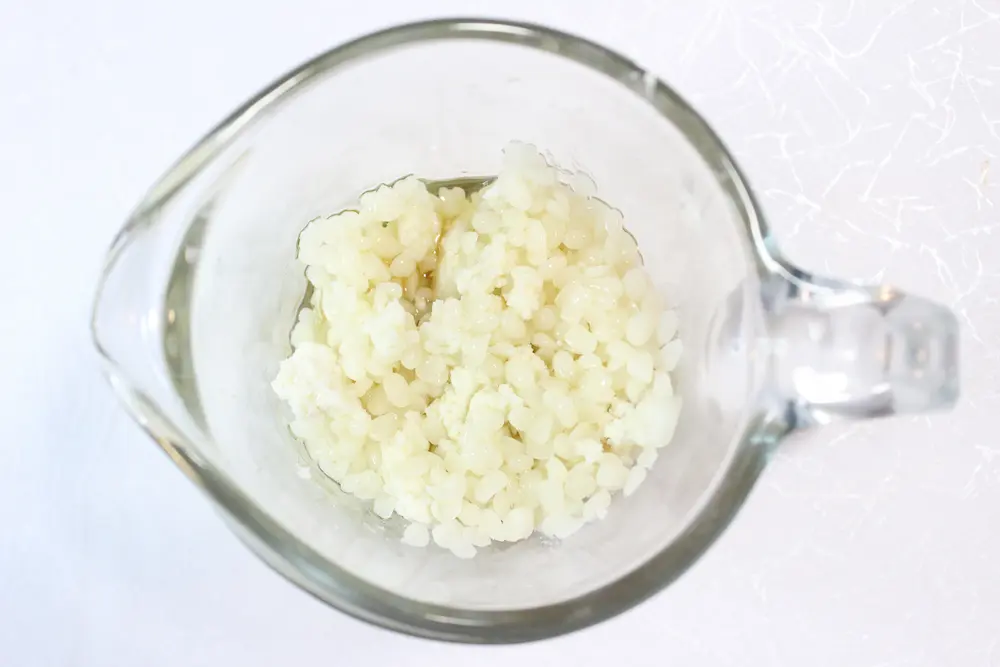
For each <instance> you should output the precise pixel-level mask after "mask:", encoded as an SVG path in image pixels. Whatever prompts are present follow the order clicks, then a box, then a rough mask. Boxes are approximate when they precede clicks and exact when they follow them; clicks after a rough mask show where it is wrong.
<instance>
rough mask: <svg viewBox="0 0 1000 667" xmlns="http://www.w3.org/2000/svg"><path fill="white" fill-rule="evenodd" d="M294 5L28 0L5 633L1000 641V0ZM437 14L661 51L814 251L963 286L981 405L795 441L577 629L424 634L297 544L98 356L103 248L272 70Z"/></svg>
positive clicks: (656, 660) (281, 639)
mask: <svg viewBox="0 0 1000 667" xmlns="http://www.w3.org/2000/svg"><path fill="white" fill-rule="evenodd" d="M265 4H266V5H267V8H265V9H252V8H251V5H250V3H237V2H233V1H232V0H230V1H228V2H225V3H215V2H205V1H204V0H201V1H198V2H195V1H194V0H178V1H177V2H173V3H169V4H160V5H151V6H150V5H147V3H134V2H125V1H123V0H95V1H94V2H90V3H71V4H66V3H59V2H55V1H54V0H48V1H43V2H38V3H26V2H18V3H16V2H14V1H13V0H7V1H6V2H0V85H2V86H3V93H2V95H3V98H2V100H3V101H2V104H0V201H2V202H3V203H4V213H5V218H4V221H3V223H2V225H3V227H2V229H3V239H2V243H0V303H2V304H3V307H4V316H3V318H2V319H0V342H2V343H3V347H2V349H3V351H2V352H0V367H2V368H3V370H4V384H5V387H6V391H5V392H4V395H3V399H2V401H0V440H2V441H3V445H2V447H0V526H2V527H3V528H2V531H0V619H2V622H0V662H3V664H10V665H17V666H18V667H34V666H35V665H68V666H72V667H76V666H94V667H97V666H100V667H112V666H116V665H130V666H131V665H139V664H141V665H149V666H151V667H152V666H158V665H164V666H166V665H171V666H175V665H219V664H241V665H248V666H250V665H274V664H302V663H305V662H307V661H308V662H309V663H315V662H316V661H319V660H336V662H338V663H340V664H349V665H366V664H372V665H374V664H385V663H387V662H388V663H389V664H410V665H439V664H441V663H442V662H444V663H445V664H451V663H456V664H458V663H466V662H469V661H475V662H477V664H484V665H489V664H497V665H499V664H507V663H508V662H510V661H520V662H521V663H525V664H534V663H535V662H537V663H542V661H544V660H551V659H573V660H576V661H577V662H579V663H580V664H584V665H589V664H594V665H597V664H607V663H608V661H609V660H621V659H623V658H627V662H628V663H630V664H636V665H645V664H650V665H654V664H655V665H663V664H668V665H669V664H683V665H712V666H714V665H776V666H789V667H792V666H795V667H798V666H800V665H809V666H810V667H827V666H829V667H842V666H843V665H852V666H854V667H863V666H870V667H875V666H889V665H891V666H893V667H897V666H898V667H903V666H928V667H929V666H932V665H933V666H938V665H970V666H981V667H998V666H1000V436H998V433H1000V351H998V350H1000V347H998V342H1000V302H998V300H1000V208H998V205H1000V185H997V184H998V183H1000V86H998V83H997V82H998V81H1000V18H998V17H1000V2H998V1H997V0H948V1H947V2H945V1H940V2H934V1H932V0H909V1H906V0H902V1H900V0H890V1H888V2H883V1H882V0H870V1H863V0H826V1H824V2H801V1H800V0H761V1H760V2H744V1H742V0H727V1H722V0H703V1H701V2H669V3H668V2H664V3H661V2H654V1H652V0H645V1H644V2H625V3H622V4H621V5H619V7H623V6H624V7H628V8H629V10H628V11H624V10H622V9H619V10H618V11H617V12H614V13H613V12H612V9H611V8H610V4H611V3H605V2H576V3H570V2H569V1H568V0H565V1H560V2H555V1H553V2H548V3H544V8H543V7H535V8H533V9H529V7H530V6H531V5H532V4H536V3H529V2H527V1H526V0H525V1H521V0H506V1H505V2H503V3H486V2H471V3H470V2H459V1H458V0H456V1H454V2H444V1H442V2H421V3H404V2H402V1H401V0H400V1H398V2H388V0H386V1H385V2H381V3H360V4H358V3H351V5H350V13H349V12H348V11H347V10H346V9H339V8H337V7H336V3H329V2H326V3H324V2H318V1H315V0H313V1H312V2H307V1H305V0H298V1H296V0H288V1H286V2H283V3H265ZM537 4H538V5H541V4H542V3H537ZM571 4H572V9H570V6H571ZM418 5H419V8H418ZM345 6H346V5H345ZM432 12H433V13H434V14H439V15H440V14H448V13H456V12H461V13H472V12H482V13H486V14H498V13H501V12H502V13H504V14H506V15H510V16H516V17H519V18H530V19H534V20H539V21H543V22H546V23H550V24H553V25H556V26H558V27H562V28H564V29H567V30H570V31H575V32H579V33H582V34H584V35H587V36H589V37H592V38H595V39H597V40H599V41H601V42H604V43H606V44H608V45H610V46H613V47H615V48H617V49H619V50H621V51H624V52H625V53H627V54H629V55H631V56H633V57H635V58H636V59H638V60H639V61H640V62H642V63H643V64H645V65H646V66H648V67H649V68H650V69H652V70H653V71H655V72H657V73H659V74H660V75H662V76H663V77H664V78H665V79H666V80H667V81H668V82H670V83H672V84H673V85H675V86H676V87H677V88H678V89H679V90H680V91H681V93H682V94H684V95H686V96H687V97H688V98H689V99H690V100H691V101H693V102H694V103H695V104H696V106H697V107H698V108H699V109H701V110H702V111H703V112H704V113H705V115H706V116H707V117H708V118H709V120H710V121H711V122H712V123H713V124H714V125H715V126H716V128H717V130H718V131H719V132H720V133H721V134H722V136H723V138H724V139H725V140H726V141H727V143H728V144H729V145H730V146H731V148H732V149H733V150H734V152H735V153H736V155H737V157H738V158H739V159H740V160H741V163H742V165H743V167H744V168H745V170H746V171H747V173H748V174H749V176H750V180H751V182H752V183H753V184H754V185H755V187H756V188H757V190H758V192H759V195H760V199H761V201H762V203H763V205H764V207H765V209H766V212H767V214H768V215H769V217H770V219H771V221H772V223H773V225H774V227H775V228H776V230H777V232H778V236H779V238H780V239H781V240H782V241H783V244H784V247H785V248H786V249H787V251H788V253H789V254H790V255H791V256H792V257H793V258H794V259H796V260H798V261H800V262H801V263H802V264H803V265H804V266H805V267H807V268H812V269H816V270H820V271H824V272H829V273H831V274H835V275H839V276H845V277H859V278H866V279H870V278H874V277H878V278H884V279H885V280H886V281H889V282H892V283H894V284H897V285H900V286H903V287H905V288H907V289H910V290H913V291H916V292H919V293H922V294H924V295H927V296H930V297H933V298H936V299H939V300H941V301H944V302H946V303H949V304H953V305H954V307H955V309H956V310H957V311H958V313H959V315H960V319H961V320H962V322H963V323H964V326H965V329H964V332H963V344H964V350H963V352H964V357H963V361H962V364H963V383H964V387H963V389H964V399H963V402H962V404H961V406H960V407H959V408H958V409H957V410H956V411H955V412H954V413H952V414H949V415H940V416H934V417H930V418H918V419H908V420H907V419H902V420H896V421H883V422H878V423H870V424H864V425H854V426H841V427H833V428H829V429H827V430H825V431H822V432H816V433H813V434H810V435H808V436H804V437H801V438H799V439H798V440H796V441H795V442H790V443H788V444H787V446H786V447H785V448H784V449H783V450H782V451H781V452H780V455H779V456H778V457H777V460H776V461H775V462H774V465H772V466H771V468H770V469H769V470H768V471H766V473H765V477H764V479H763V481H762V482H761V484H760V485H759V487H758V488H757V490H756V491H755V493H754V494H753V496H752V497H751V499H750V501H749V503H748V504H747V506H746V508H745V510H744V511H743V513H742V514H741V515H740V516H739V517H738V519H737V522H736V523H735V525H734V526H733V528H732V529H731V530H730V531H729V532H728V533H727V534H726V535H725V536H724V537H723V538H722V540H721V541H720V542H719V543H718V545H717V546H716V547H715V548H714V549H713V550H712V551H711V552H710V553H709V554H708V555H707V556H706V557H705V558H704V559H703V560H702V561H701V562H700V563H699V564H698V565H697V566H696V567H695V568H694V569H693V570H692V571H691V572H690V573H689V574H688V575H687V576H685V577H684V578H683V579H682V580H681V581H680V582H679V583H677V584H676V585H675V586H674V587H672V588H671V589H670V590H669V591H668V592H666V593H664V594H662V595H660V596H658V597H657V598H655V599H654V600H653V601H652V602H649V603H647V604H646V605H644V606H642V607H640V608H639V609H638V610H635V611H633V612H631V613H629V614H626V615H625V616H624V617H621V618H618V619H616V620H614V621H612V622H609V623H607V624H605V625H603V626H600V627H598V628H595V629H592V630H589V631H586V632H583V633H579V634H576V635H573V636H570V637H567V638H562V639H559V640H554V641H550V642H546V643H542V644H537V645H532V646H524V647H513V648H504V649H482V648H466V647H455V646H445V645H439V644H431V643H426V642H417V641H416V640H411V639H405V638H402V637H396V636H392V635H389V634H387V633H385V632H382V631H379V630H375V629H371V628H368V627H365V626H362V625H361V624H359V623H356V622H354V621H352V620H349V619H347V618H345V617H343V616H340V615H339V614H337V613H335V612H332V611H330V610H328V609H326V608H325V607H323V606H322V605H321V604H319V603H318V602H316V601H314V600H312V599H311V598H309V597H308V596H306V595H305V594H303V593H301V592H299V591H298V590H296V589H295V588H293V587H291V586H290V585H288V584H286V583H285V582H284V581H283V580H281V579H279V578H278V577H277V576H275V575H273V574H271V572H270V571H268V570H267V569H266V568H265V567H264V566H263V565H261V564H260V563H258V562H257V561H256V560H255V559H254V558H253V557H252V556H251V555H250V554H249V553H248V552H247V551H246V550H245V549H244V548H243V547H242V546H241V545H239V544H238V543H237V542H236V540H235V539H234V538H233V537H231V536H230V534H229V533H228V532H227V531H226V529H225V528H224V527H223V526H222V524H221V523H220V521H219V520H218V519H217V518H216V516H215V515H214V514H213V512H212V511H211V510H210V508H209V506H208V504H207V503H206V501H205V500H203V499H202V498H201V496H200V495H199V494H198V493H197V492H196V491H195V489H194V488H193V487H191V485H190V484H188V483H187V482H186V481H185V480H184V479H183V478H182V477H181V475H180V473H179V472H178V471H176V470H175V469H173V468H172V466H171V465H170V464H169V463H168V461H167V460H166V459H165V458H164V457H163V456H162V454H160V453H158V452H157V451H156V450H155V449H154V447H153V446H152V445H151V444H150V443H148V442H147V441H145V440H144V438H143V436H142V435H141V434H140V433H139V432H138V430H137V429H136V428H135V427H133V426H132V425H131V424H130V423H129V422H128V421H127V420H126V419H125V417H124V415H123V414H122V413H121V411H120V410H118V409H117V407H116V406H115V405H114V403H113V401H112V399H111V397H110V395H109V392H108V391H107V390H106V389H105V387H104V386H103V384H102V383H101V382H100V381H99V380H98V377H97V369H96V364H95V361H94V357H93V355H92V354H91V353H90V350H89V347H88V343H87V335H86V331H85V325H84V322H85V319H86V311H87V305H88V304H87V302H88V300H89V298H90V294H91V291H92V288H93V283H94V281H95V278H96V274H97V270H98V266H99V262H100V256H101V253H102V251H103V249H104V247H105V245H106V244H107V242H108V240H109V239H110V237H111V235H112V234H113V232H114V231H115V229H116V228H117V227H118V225H119V223H120V221H121V220H122V219H123V217H124V215H125V214H126V212H127V211H128V209H129V207H130V206H131V204H132V203H133V202H134V201H135V200H136V199H137V197H138V196H139V194H140V193H141V192H142V190H143V189H144V188H145V187H146V186H147V185H148V184H149V183H150V182H151V181H152V180H153V178H155V177H156V176H157V175H158V174H159V173H160V172H161V171H162V170H163V169H164V168H165V167H166V166H167V165H168V164H169V163H170V162H171V161H172V160H173V159H174V158H175V157H176V156H177V155H178V154H179V153H180V152H181V151H182V150H184V149H185V148H186V147H187V146H188V145H189V144H190V143H191V142H192V141H193V139H194V138H195V137H197V136H199V135H200V133H201V132H203V131H204V130H205V129H207V128H208V127H209V126H210V125H211V124H213V123H214V122H216V121H217V120H218V119H219V118H221V117H222V116H223V115H224V114H225V113H226V112H228V111H229V110H230V109H231V108H232V107H234V106H235V105H236V104H237V103H238V102H240V101H241V100H242V99H243V98H245V97H246V96H248V95H249V94H250V93H251V92H254V91H255V90H256V89H257V88H258V87H260V85H261V84H263V83H264V82H265V81H267V80H269V79H271V78H273V77H274V76H276V75H278V74H279V73H280V72H282V71H284V70H285V69H287V68H288V67H290V66H292V65H294V64H296V63H298V62H299V61H301V60H303V59H305V58H306V57H308V56H311V55H313V54H314V53H316V52H318V51H320V50H321V49H324V48H326V47H328V46H330V45H332V44H334V43H336V42H338V41H340V40H342V39H343V38H345V37H347V36H350V35H355V34H358V33H360V32H363V31H366V30H368V29H371V28H373V27H376V26H380V25H384V24H386V23H387V22H390V21H395V20H402V19H404V18H416V17H425V16H429V15H430V14H431V13H432Z"/></svg>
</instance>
